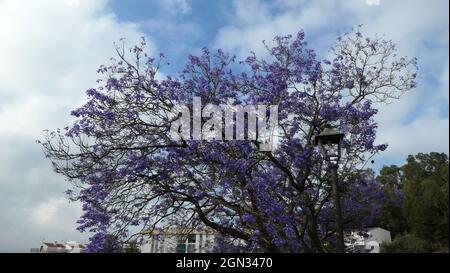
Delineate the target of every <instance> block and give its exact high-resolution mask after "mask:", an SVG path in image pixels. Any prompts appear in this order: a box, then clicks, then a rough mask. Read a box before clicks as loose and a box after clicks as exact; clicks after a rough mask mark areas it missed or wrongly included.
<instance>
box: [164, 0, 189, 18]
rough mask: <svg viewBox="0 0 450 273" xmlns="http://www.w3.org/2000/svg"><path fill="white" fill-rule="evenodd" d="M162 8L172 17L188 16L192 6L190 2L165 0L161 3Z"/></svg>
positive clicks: (186, 0) (185, 0)
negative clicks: (178, 15)
mask: <svg viewBox="0 0 450 273" xmlns="http://www.w3.org/2000/svg"><path fill="white" fill-rule="evenodd" d="M159 5H161V7H162V8H163V9H164V10H165V11H166V12H168V13H170V14H172V15H176V14H178V13H180V14H188V13H189V12H190V11H191V5H190V3H189V1H188V0H164V1H161V2H160V3H159Z"/></svg>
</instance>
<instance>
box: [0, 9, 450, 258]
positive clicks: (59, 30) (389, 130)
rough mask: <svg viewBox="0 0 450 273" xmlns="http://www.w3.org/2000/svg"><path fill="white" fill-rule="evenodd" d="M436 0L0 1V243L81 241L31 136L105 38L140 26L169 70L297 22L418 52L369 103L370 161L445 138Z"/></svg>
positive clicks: (106, 46)
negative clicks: (379, 101) (373, 113)
mask: <svg viewBox="0 0 450 273" xmlns="http://www.w3.org/2000/svg"><path fill="white" fill-rule="evenodd" d="M448 5H449V4H448V1H446V0H428V1H424V0H423V1H419V0H341V1H338V0H314V1H307V0H276V1H263V0H245V1H244V0H241V1H231V0H230V1H226V0H217V1H207V0H164V1H139V0H127V1H125V0H0V25H1V26H2V27H1V29H0V33H1V35H0V64H1V66H0V142H1V143H2V144H3V147H2V149H0V162H1V164H0V252H1V251H27V250H28V249H29V248H30V247H36V246H37V245H39V243H40V241H41V240H43V239H46V240H85V239H86V236H85V235H80V234H79V233H78V232H76V231H75V221H76V219H77V218H78V217H79V215H80V206H79V204H68V202H67V201H66V200H65V199H64V196H63V194H62V192H64V190H65V189H66V188H67V184H66V182H65V181H64V179H63V178H62V177H60V176H57V175H55V174H53V173H52V171H51V168H50V164H49V162H47V161H46V160H44V158H43V156H42V151H41V150H40V147H39V146H38V145H37V144H36V143H35V140H36V139H38V138H40V137H41V136H42V130H43V129H45V128H57V127H64V126H65V125H67V124H68V123H69V122H70V121H71V118H70V117H69V115H68V113H69V112H70V110H71V109H73V108H75V107H77V106H79V105H81V104H82V103H83V101H84V100H85V96H84V90H86V89H88V88H89V87H92V86H93V85H95V80H96V77H97V75H96V74H95V70H96V68H97V67H98V66H99V65H100V64H102V63H105V62H107V61H108V59H109V57H111V56H112V55H113V42H115V41H118V40H119V39H120V38H122V37H123V38H126V39H127V42H128V43H129V44H130V45H131V44H133V43H134V42H136V41H138V40H139V38H140V37H141V36H145V37H146V39H147V40H148V42H149V52H150V53H151V54H155V55H157V54H158V53H159V52H164V53H165V55H166V56H167V59H168V60H169V61H170V62H171V63H172V65H171V66H169V67H168V68H166V69H165V70H164V73H165V74H173V73H175V72H176V71H178V70H179V69H180V68H181V67H182V66H183V64H184V63H185V60H186V57H187V55H188V54H190V53H193V54H196V53H198V52H199V50H200V49H201V47H203V46H207V47H209V48H223V49H224V50H225V51H228V52H231V53H233V54H236V55H237V56H238V58H241V59H242V58H244V57H245V56H246V54H247V53H248V52H249V51H250V50H253V51H255V52H256V53H257V54H259V55H262V56H263V55H264V54H266V53H265V51H264V48H263V47H262V44H261V41H262V40H268V41H270V39H271V38H273V36H275V35H284V34H294V33H295V32H297V31H298V30H299V29H304V30H305V32H306V37H307V40H309V43H310V45H311V47H313V48H315V49H316V50H317V51H318V52H319V53H320V54H321V55H323V56H325V55H326V54H327V49H328V48H329V47H330V46H331V45H332V44H333V41H334V40H335V38H336V37H337V36H338V35H341V34H343V33H344V32H346V31H348V30H350V29H351V28H352V27H354V26H356V25H358V24H363V25H364V29H365V31H366V32H367V33H369V34H374V33H380V34H385V35H386V37H387V38H389V39H392V40H393V41H394V42H396V43H397V45H398V50H399V52H400V53H401V54H404V55H408V56H417V57H418V59H419V66H420V73H419V75H420V80H419V86H418V88H417V89H415V90H413V91H411V92H409V93H408V94H406V95H405V96H404V97H402V99H401V100H399V101H395V102H393V103H392V104H390V105H379V108H380V112H379V115H378V117H377V121H378V122H379V133H378V137H377V141H378V142H380V143H383V142H387V143H389V144H390V147H389V149H388V150H387V151H386V152H385V153H383V154H382V155H380V156H378V157H377V158H375V160H376V163H375V165H374V166H373V167H374V168H376V169H379V168H380V167H381V166H382V165H383V164H402V163H403V162H404V159H405V157H406V156H407V155H408V154H412V153H418V152H430V151H440V152H446V153H448V150H449V146H448V141H449V133H448V130H449V120H448V117H449V83H448V75H449V54H448V50H449V47H448V39H449V18H448V17H449V14H448Z"/></svg>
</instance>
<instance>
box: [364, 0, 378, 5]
mask: <svg viewBox="0 0 450 273" xmlns="http://www.w3.org/2000/svg"><path fill="white" fill-rule="evenodd" d="M366 4H367V5H369V6H379V5H380V0H366Z"/></svg>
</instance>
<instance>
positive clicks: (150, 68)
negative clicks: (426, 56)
mask: <svg viewBox="0 0 450 273" xmlns="http://www.w3.org/2000/svg"><path fill="white" fill-rule="evenodd" d="M266 48H267V54H265V56H263V57H257V56H256V54H255V53H250V55H249V57H248V58H246V59H245V60H243V61H236V58H235V57H234V56H231V55H229V54H227V53H225V52H223V51H222V50H217V51H214V52H210V50H208V49H207V48H204V49H203V50H202V53H201V55H200V56H189V59H188V62H187V64H186V66H185V68H184V69H183V70H182V71H181V72H180V73H179V74H178V75H175V76H166V77H164V78H163V79H159V77H158V74H159V71H160V68H161V66H162V65H164V63H165V61H164V56H163V55H160V58H158V59H154V58H152V57H150V56H147V54H146V53H145V41H142V43H141V44H140V45H138V46H135V47H133V48H131V49H130V50H129V51H127V50H126V49H125V46H124V44H120V45H118V46H117V48H116V49H117V52H116V53H117V56H116V57H115V58H112V59H111V63H110V64H109V65H102V66H100V68H99V69H98V71H97V72H98V73H99V74H100V77H101V78H100V79H99V80H98V84H97V86H96V87H95V88H92V89H89V90H87V92H86V93H87V102H86V103H85V104H84V105H83V106H81V107H80V108H78V109H75V110H74V111H73V112H72V115H73V116H74V117H75V118H76V121H75V122H74V123H73V124H72V125H71V126H68V127H66V128H64V129H61V130H56V131H49V132H48V133H47V134H46V136H45V139H44V140H43V141H42V142H41V143H42V146H43V148H44V151H45V154H46V156H47V157H48V158H49V159H50V160H51V161H52V163H53V166H54V170H55V171H56V172H57V173H60V174H62V175H64V176H65V177H66V178H67V179H68V180H69V181H70V182H71V183H72V186H71V187H70V189H69V190H68V192H67V193H68V195H69V196H70V197H71V198H72V199H73V200H79V201H81V202H82V204H83V210H84V214H83V216H82V217H81V219H80V220H79V230H81V231H86V230H88V231H91V232H94V233H96V235H95V236H94V237H93V239H92V240H91V243H90V244H89V248H88V249H89V251H92V252H95V251H101V248H100V246H101V245H102V244H103V243H102V242H101V239H102V238H106V237H105V236H104V235H103V234H113V235H114V236H116V237H117V238H121V240H126V239H127V238H130V237H132V236H133V235H135V234H134V233H133V234H132V232H131V229H130V227H132V226H135V227H139V228H140V229H141V230H148V229H155V228H163V227H167V226H173V225H181V226H185V225H189V226H199V225H201V226H207V227H209V228H212V229H214V230H215V231H216V232H217V233H218V234H219V235H220V236H218V241H220V245H219V248H218V251H227V250H229V249H232V247H236V244H233V242H234V241H238V242H239V244H237V246H238V247H239V248H240V249H241V250H242V251H253V252H258V251H265V252H324V251H333V249H334V242H335V238H334V234H335V222H334V217H333V210H334V208H333V205H332V202H331V200H330V194H331V187H330V184H329V183H328V180H329V174H328V166H327V163H326V162H325V161H324V158H323V155H322V154H321V153H320V152H319V151H318V150H317V149H316V147H314V137H315V136H316V135H317V134H318V133H319V132H320V131H321V129H323V128H324V126H326V125H327V124H333V125H334V126H337V127H339V129H340V130H341V131H343V132H344V133H345V138H344V140H343V143H342V145H343V149H344V151H345V152H344V154H343V156H342V158H341V162H340V169H339V185H340V187H341V188H342V191H343V193H342V198H343V201H342V207H343V210H344V225H345V228H355V227H362V226H365V225H367V224H370V223H371V222H372V220H373V218H374V217H375V216H376V215H377V214H378V212H379V210H380V206H381V200H383V196H384V194H383V191H382V188H381V186H380V183H378V182H377V181H376V180H375V179H374V177H373V175H372V174H370V173H368V172H365V171H363V168H364V167H365V163H367V162H368V161H369V160H370V158H371V157H372V156H373V155H374V154H376V153H378V152H380V151H383V150H385V149H386V147H387V144H385V143H377V142H376V141H375V138H376V129H377V124H376V122H375V120H374V117H375V115H376V113H377V109H376V105H377V103H383V102H386V101H391V100H395V99H398V98H399V97H400V96H401V95H402V94H403V93H404V92H407V91H408V90H410V89H412V88H414V87H415V85H416V83H415V78H416V69H417V67H416V59H415V58H411V59H408V58H406V57H399V56H397V54H396V49H395V45H394V44H393V43H392V42H391V41H388V40H385V39H384V38H383V37H379V36H375V37H366V36H365V35H363V34H362V32H361V30H360V29H359V28H358V29H356V30H354V31H352V32H349V33H347V34H345V35H343V36H342V37H338V39H337V41H336V44H335V45H334V46H333V47H332V48H331V49H330V51H329V52H328V55H327V58H326V59H322V58H321V57H318V56H317V54H316V53H315V51H314V50H313V49H311V48H309V47H308V44H307V42H306V40H305V35H304V32H303V31H300V32H298V33H297V35H295V36H290V35H289V36H283V37H275V38H274V40H273V43H271V44H270V45H269V44H267V45H266ZM194 97H200V98H201V102H202V105H204V106H205V105H208V104H214V105H221V104H228V105H230V104H231V105H243V106H245V105H258V104H264V105H276V106H278V125H279V128H278V130H277V132H276V134H277V138H278V143H277V145H276V148H275V149H274V150H273V151H262V150H261V149H259V146H260V144H261V143H259V142H258V141H257V140H252V139H250V138H246V139H244V140H220V139H219V140H217V139H215V140H205V139H204V140H202V141H197V140H192V139H179V140H174V139H172V138H170V137H169V132H170V128H171V125H172V124H173V123H174V122H176V121H177V118H178V117H173V116H172V115H170V111H171V109H172V107H173V106H174V105H176V104H179V103H183V104H186V105H192V100H193V98H194ZM202 110H203V111H205V109H202ZM190 111H193V109H192V107H191V108H190ZM203 113H205V112H203ZM208 120H209V116H207V115H203V116H202V124H205V123H206V122H207V121H208ZM267 122H268V120H267ZM263 123H264V121H263ZM259 126H263V125H261V124H260V125H259ZM137 234H139V233H137Z"/></svg>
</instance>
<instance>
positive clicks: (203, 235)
mask: <svg viewBox="0 0 450 273" xmlns="http://www.w3.org/2000/svg"><path fill="white" fill-rule="evenodd" d="M213 242H214V232H213V231H211V230H208V229H195V230H192V229H189V230H188V229H179V228H172V229H166V230H154V231H149V232H146V233H145V234H144V236H143V240H142V243H141V246H140V249H141V253H207V252H210V251H211V249H212V245H213Z"/></svg>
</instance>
